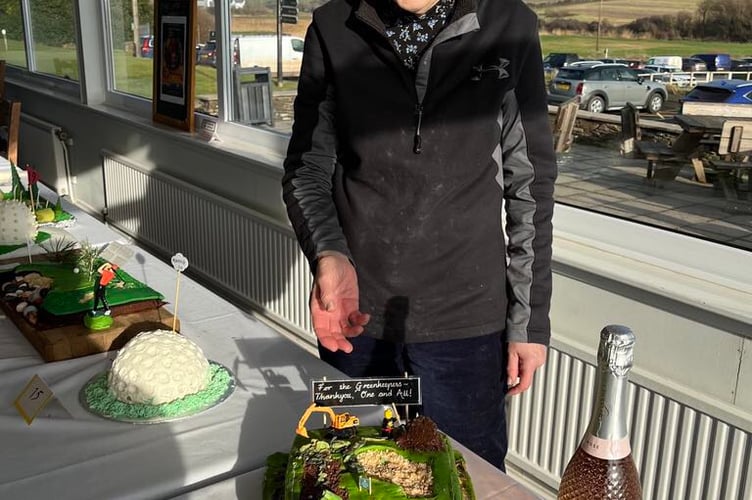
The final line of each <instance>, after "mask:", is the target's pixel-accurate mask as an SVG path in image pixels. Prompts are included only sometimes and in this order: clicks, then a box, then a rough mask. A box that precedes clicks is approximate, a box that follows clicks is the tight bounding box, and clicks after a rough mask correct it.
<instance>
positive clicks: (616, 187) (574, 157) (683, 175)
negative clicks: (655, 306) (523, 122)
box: [554, 143, 752, 250]
mask: <svg viewBox="0 0 752 500" xmlns="http://www.w3.org/2000/svg"><path fill="white" fill-rule="evenodd" d="M558 165H559V177H558V179H557V181H556V188H555V191H554V196H555V198H556V201H557V203H563V204H566V205H571V206H575V207H579V208H583V209H587V210H592V211H595V212H599V213H604V214H608V215H611V216H615V217H619V218H622V219H627V220H633V221H636V222H639V223H642V224H648V225H652V226H656V227H661V228H665V229H668V230H672V231H676V232H680V233H684V234H689V235H694V236H697V237H700V238H703V239H706V240H710V241H715V242H719V243H722V244H726V245H731V246H735V247H738V248H743V249H746V250H752V216H750V214H732V213H728V212H726V211H724V207H725V206H726V200H725V198H724V196H723V193H722V192H721V190H720V189H719V188H716V187H715V186H713V185H712V184H700V183H698V182H695V181H694V180H692V175H693V170H692V167H691V166H690V165H689V164H687V167H686V168H685V169H683V170H682V171H681V172H680V174H679V176H678V177H677V179H676V180H673V181H670V182H666V183H665V184H663V185H662V186H654V185H652V184H649V183H647V182H646V179H645V171H646V160H644V159H631V158H624V157H622V156H621V155H620V154H619V151H618V149H616V148H614V147H596V146H590V145H584V144H577V143H575V144H574V145H573V146H572V149H571V150H570V151H569V152H567V153H561V154H560V155H559V156H558Z"/></svg>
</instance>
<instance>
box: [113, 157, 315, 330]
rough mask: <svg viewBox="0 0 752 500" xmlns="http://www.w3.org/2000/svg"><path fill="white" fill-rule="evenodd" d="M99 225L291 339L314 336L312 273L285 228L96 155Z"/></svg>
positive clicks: (182, 185)
mask: <svg viewBox="0 0 752 500" xmlns="http://www.w3.org/2000/svg"><path fill="white" fill-rule="evenodd" d="M102 154H103V168H104V184H105V207H106V214H105V217H106V220H107V221H108V222H109V223H110V224H112V225H113V226H115V227H117V228H119V229H120V230H121V231H123V232H125V233H126V234H129V235H131V236H133V237H134V238H136V239H137V240H139V241H140V242H143V243H145V244H146V245H147V246H149V247H151V248H153V249H154V250H156V251H157V252H159V253H161V254H162V255H163V256H165V257H169V256H171V255H173V254H175V253H177V252H181V253H182V254H183V255H185V256H186V257H187V258H188V261H189V262H190V267H189V270H190V271H192V272H194V273H198V274H200V275H201V276H202V277H204V278H206V279H208V280H209V281H210V282H211V283H213V284H214V285H215V286H216V287H219V288H221V289H222V290H223V291H224V292H227V293H230V294H232V295H233V296H234V298H235V299H237V300H240V301H242V302H243V303H245V304H249V305H251V306H253V307H255V308H256V309H259V310H261V311H262V312H263V313H264V314H266V315H269V316H271V317H272V319H274V320H276V321H278V322H282V323H283V324H284V325H285V326H287V327H288V328H290V329H292V330H293V331H295V332H296V333H298V334H301V335H303V336H309V337H310V339H313V338H315V337H313V333H312V331H313V330H312V329H311V324H310V320H309V315H308V291H309V290H310V288H311V275H310V271H309V270H308V263H307V261H306V260H305V257H304V256H303V254H302V252H301V251H300V248H299V246H298V243H297V241H296V240H295V236H294V234H293V232H292V229H291V228H289V227H286V226H283V225H281V224H279V223H277V222H275V221H273V220H270V219H269V218H267V217H265V216H264V215H262V214H259V213H257V212H254V211H253V210H250V209H249V208H247V207H244V206H241V205H239V204H237V203H234V202H231V201H229V200H226V199H224V198H221V197H219V196H217V195H215V194H213V193H211V192H208V191H205V190H202V189H200V188H197V187H195V186H192V185H190V184H188V183H186V182H184V181H181V180H180V179H176V178H174V177H170V176H167V175H166V174H164V173H161V172H157V171H152V172H150V171H148V170H146V169H144V168H142V167H140V166H138V165H135V164H134V163H133V162H131V161H130V160H128V159H126V158H124V157H122V156H119V155H117V154H114V153H111V152H109V151H103V152H102Z"/></svg>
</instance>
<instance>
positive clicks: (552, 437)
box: [103, 151, 752, 500]
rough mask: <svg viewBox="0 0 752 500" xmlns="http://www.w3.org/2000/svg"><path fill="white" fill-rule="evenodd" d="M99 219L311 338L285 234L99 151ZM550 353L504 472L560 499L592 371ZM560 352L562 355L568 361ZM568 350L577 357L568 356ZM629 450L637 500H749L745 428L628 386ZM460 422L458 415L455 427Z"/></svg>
mask: <svg viewBox="0 0 752 500" xmlns="http://www.w3.org/2000/svg"><path fill="white" fill-rule="evenodd" d="M103 155H104V162H103V164H104V179H105V196H106V199H105V203H106V207H107V214H106V218H107V220H108V222H110V223H111V224H113V225H115V226H116V227H118V228H119V229H121V230H122V231H124V232H126V233H127V234H130V235H132V236H133V237H134V238H136V239H138V240H139V241H141V242H143V243H145V244H147V245H148V246H151V247H152V248H154V249H155V250H157V251H159V252H161V253H162V255H163V256H164V257H169V256H170V255H172V254H174V253H176V252H182V253H183V254H185V256H186V257H187V258H188V259H189V261H190V263H191V269H192V270H193V271H194V272H195V271H198V272H199V273H200V274H201V275H203V276H204V277H206V278H207V279H208V280H210V282H212V283H214V284H215V285H216V286H217V287H220V288H222V289H223V290H225V291H226V292H228V293H231V294H233V295H234V296H235V297H236V298H238V299H240V300H243V301H245V302H247V303H249V304H251V305H253V306H255V307H256V308H259V309H261V310H262V311H264V312H265V313H266V314H269V315H271V316H273V317H274V318H275V319H276V320H277V321H279V322H281V323H283V324H284V325H286V326H288V327H289V328H290V329H292V330H293V331H296V332H297V333H299V334H302V335H303V336H305V337H307V338H308V339H309V340H311V341H312V340H313V339H314V337H313V334H312V333H311V332H312V330H311V325H310V321H309V316H308V292H309V290H310V287H311V277H310V273H309V271H308V265H307V263H306V261H305V259H304V257H303V255H302V253H301V252H300V250H299V248H298V244H297V242H296V241H295V237H294V235H293V233H292V230H291V229H290V228H289V227H286V226H283V225H281V224H279V223H277V222H274V221H271V220H268V219H267V218H266V217H264V216H262V215H261V214H257V213H255V212H253V211H252V210H249V209H248V208H245V207H242V206H240V205H238V204H235V203H232V202H229V201H227V200H224V199H222V198H220V197H218V196H216V195H214V194H212V193H209V192H207V191H204V190H201V189H199V188H196V187H194V186H191V185H189V184H187V183H185V182H183V181H181V180H179V179H175V178H173V177H170V176H167V175H165V174H164V173H161V172H156V171H155V172H149V171H148V170H146V169H143V168H141V167H139V166H137V165H134V164H133V163H132V162H131V161H129V160H127V159H125V158H123V157H121V156H118V155H115V154H113V153H110V152H107V151H104V152H103ZM570 350H571V349H569V348H567V347H566V346H564V345H559V344H556V343H555V344H554V346H553V347H552V349H551V350H550V352H549V359H548V362H547V363H546V365H545V366H544V367H543V368H542V369H541V370H539V371H538V373H536V378H535V382H534V384H533V388H532V389H531V390H530V391H528V392H526V393H525V394H523V395H522V396H518V397H514V398H510V402H509V415H508V417H509V436H510V442H509V445H510V447H509V456H508V460H507V463H508V466H509V467H510V470H511V471H512V472H517V473H519V474H520V475H522V476H524V478H525V479H526V480H527V482H529V483H530V484H534V485H535V487H536V489H538V490H539V491H542V492H544V493H545V494H546V495H548V496H551V497H553V496H555V494H556V489H557V486H558V482H559V478H560V476H561V473H562V472H563V469H564V467H565V466H566V463H567V461H568V459H569V457H570V456H572V454H573V453H574V451H575V449H576V447H577V445H578V441H579V439H580V437H581V436H582V433H583V432H584V430H585V427H586V426H587V423H588V419H589V416H590V410H591V405H592V390H593V384H594V382H595V367H594V366H593V365H591V364H589V363H586V362H584V361H582V359H580V358H584V357H585V356H582V355H580V358H578V357H575V356H574V355H571V354H568V353H567V352H570ZM564 351H566V352H564ZM571 351H572V352H574V350H571ZM629 398H630V404H629V407H630V408H633V411H632V413H631V414H630V415H629V424H630V432H631V438H632V447H633V452H634V457H635V460H636V462H637V466H638V469H639V470H640V473H641V479H642V483H643V488H644V493H645V495H644V498H645V499H646V500H648V499H660V500H683V499H689V500H715V499H719V500H720V499H723V500H749V499H751V498H752V471H751V469H752V438H751V437H750V433H751V432H752V423H750V422H749V421H743V420H741V419H737V421H736V424H732V423H728V422H733V421H734V420H733V418H726V417H727V416H726V415H724V414H723V413H721V412H720V411H719V412H718V413H717V414H713V415H711V414H710V413H711V412H708V413H701V412H699V411H697V410H695V409H693V406H694V407H702V405H691V404H688V402H687V401H683V402H677V401H675V400H671V399H669V398H668V397H666V396H665V395H663V394H661V391H660V389H659V388H656V389H655V390H649V389H647V388H645V387H641V386H638V385H636V384H634V383H630V392H629ZM459 417H460V416H458V418H459Z"/></svg>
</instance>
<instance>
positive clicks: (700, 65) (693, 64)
mask: <svg viewBox="0 0 752 500" xmlns="http://www.w3.org/2000/svg"><path fill="white" fill-rule="evenodd" d="M682 70H684V71H707V70H708V65H707V64H705V61H703V60H702V59H698V58H696V57H682Z"/></svg>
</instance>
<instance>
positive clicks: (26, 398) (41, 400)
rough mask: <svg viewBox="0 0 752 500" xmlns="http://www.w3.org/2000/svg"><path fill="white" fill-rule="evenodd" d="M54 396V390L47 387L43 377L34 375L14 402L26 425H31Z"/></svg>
mask: <svg viewBox="0 0 752 500" xmlns="http://www.w3.org/2000/svg"><path fill="white" fill-rule="evenodd" d="M52 396H53V394H52V389H50V388H49V386H47V384H46V383H45V382H44V380H42V377H40V376H39V375H34V376H33V377H31V380H29V382H28V383H27V384H26V387H24V388H23V390H22V391H21V393H20V394H19V395H18V397H17V398H16V400H15V401H14V402H13V406H15V407H16V410H18V413H20V414H21V416H22V417H23V419H24V420H25V421H26V424H28V425H31V423H32V422H33V421H34V417H36V416H37V414H39V412H40V411H42V408H44V407H45V406H46V405H47V403H49V402H50V400H51V399H52Z"/></svg>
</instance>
